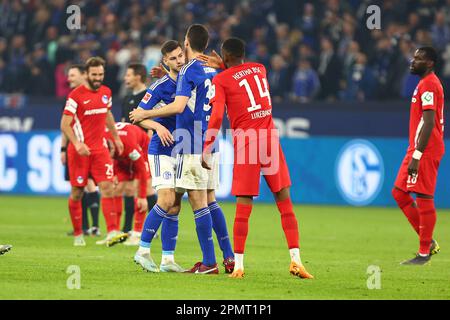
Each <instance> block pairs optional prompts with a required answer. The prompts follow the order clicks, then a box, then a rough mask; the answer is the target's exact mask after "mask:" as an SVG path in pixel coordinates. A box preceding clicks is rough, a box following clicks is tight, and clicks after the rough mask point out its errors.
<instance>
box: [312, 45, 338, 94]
mask: <svg viewBox="0 0 450 320" xmlns="http://www.w3.org/2000/svg"><path fill="white" fill-rule="evenodd" d="M320 43H321V52H320V57H319V67H318V70H317V71H318V74H319V79H320V86H321V90H320V94H319V98H320V99H326V100H335V99H336V98H337V95H338V90H339V81H340V79H341V63H340V61H339V58H338V56H337V54H335V52H334V48H333V43H332V42H331V40H330V39H329V38H326V37H323V38H322V39H321V42H320ZM330 79H333V81H330Z"/></svg>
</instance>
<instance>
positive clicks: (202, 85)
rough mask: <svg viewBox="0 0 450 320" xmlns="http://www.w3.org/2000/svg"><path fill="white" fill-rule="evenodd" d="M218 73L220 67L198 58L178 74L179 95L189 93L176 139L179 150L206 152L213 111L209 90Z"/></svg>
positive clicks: (189, 152)
mask: <svg viewBox="0 0 450 320" xmlns="http://www.w3.org/2000/svg"><path fill="white" fill-rule="evenodd" d="M216 74H217V70H216V69H214V68H210V67H206V66H204V65H203V64H202V62H200V61H198V60H196V59H193V60H191V61H190V62H189V63H187V64H186V65H185V66H184V67H183V68H182V69H181V71H180V73H179V74H178V80H177V92H176V95H177V96H185V97H189V100H188V103H187V105H186V107H185V108H184V111H183V112H182V113H180V114H178V115H177V131H176V133H175V140H176V143H177V144H178V146H177V147H178V148H177V149H178V150H177V151H178V152H179V153H186V154H201V153H202V148H203V142H204V132H205V131H206V129H208V121H209V117H210V115H211V106H210V105H209V97H210V95H208V92H209V90H211V89H212V88H211V87H212V81H211V80H212V78H213V77H214V76H215V75H216ZM188 133H189V134H190V136H187V134H188ZM189 138H190V141H189ZM215 151H217V147H216V148H215Z"/></svg>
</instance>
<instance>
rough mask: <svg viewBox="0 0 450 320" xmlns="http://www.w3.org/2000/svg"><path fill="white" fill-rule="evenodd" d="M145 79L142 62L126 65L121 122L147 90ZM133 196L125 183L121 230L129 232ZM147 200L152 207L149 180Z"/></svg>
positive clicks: (131, 184) (151, 189)
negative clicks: (126, 93)
mask: <svg viewBox="0 0 450 320" xmlns="http://www.w3.org/2000/svg"><path fill="white" fill-rule="evenodd" d="M146 80H147V69H146V68H145V66H144V65H143V64H140V63H131V64H129V65H128V67H127V72H126V74H125V77H124V81H125V87H126V89H127V90H128V91H129V93H128V95H127V96H126V97H125V98H124V100H123V103H122V117H121V121H122V122H129V123H131V121H130V118H129V113H130V111H132V110H133V109H136V108H137V107H138V105H139V103H140V102H141V100H142V99H143V98H144V96H145V93H146V92H147V85H146V84H145V83H146ZM148 135H149V137H150V139H151V136H152V131H148ZM134 197H135V186H134V183H126V184H125V190H124V199H125V201H124V202H125V224H124V226H123V229H122V231H123V232H129V231H131V230H132V225H133V216H134ZM147 201H148V208H149V209H150V208H153V206H154V205H155V203H156V194H155V191H154V190H153V188H152V187H151V180H150V181H149V185H148V187H147Z"/></svg>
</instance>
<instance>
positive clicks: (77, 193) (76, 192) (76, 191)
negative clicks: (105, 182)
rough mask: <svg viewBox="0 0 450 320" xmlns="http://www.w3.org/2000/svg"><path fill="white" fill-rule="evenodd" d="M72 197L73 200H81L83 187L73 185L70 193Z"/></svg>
mask: <svg viewBox="0 0 450 320" xmlns="http://www.w3.org/2000/svg"><path fill="white" fill-rule="evenodd" d="M70 197H71V198H72V200H73V201H80V200H81V198H82V197H83V188H77V187H73V188H72V191H71V193H70Z"/></svg>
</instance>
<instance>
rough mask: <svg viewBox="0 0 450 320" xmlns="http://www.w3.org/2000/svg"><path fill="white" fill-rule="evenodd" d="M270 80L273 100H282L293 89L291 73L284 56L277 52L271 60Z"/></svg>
mask: <svg viewBox="0 0 450 320" xmlns="http://www.w3.org/2000/svg"><path fill="white" fill-rule="evenodd" d="M268 81H269V85H270V94H271V96H272V100H273V101H275V102H280V101H282V100H283V99H284V98H286V97H287V95H288V93H289V90H290V89H291V85H290V79H289V73H288V70H287V67H286V63H285V62H284V61H283V58H282V57H281V56H280V55H278V54H276V55H274V56H273V57H272V59H271V61H270V69H269V71H268Z"/></svg>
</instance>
